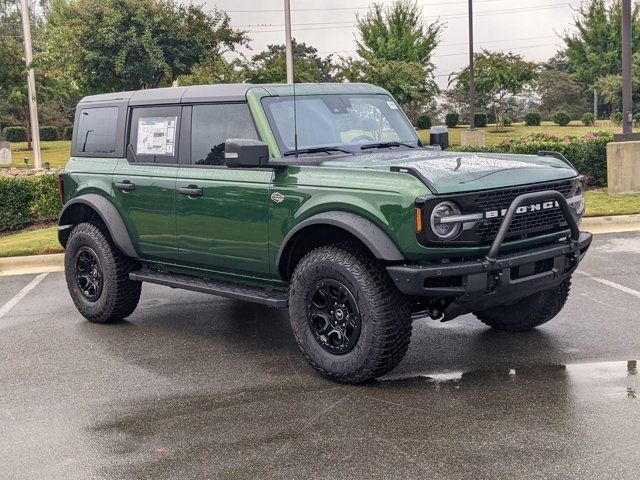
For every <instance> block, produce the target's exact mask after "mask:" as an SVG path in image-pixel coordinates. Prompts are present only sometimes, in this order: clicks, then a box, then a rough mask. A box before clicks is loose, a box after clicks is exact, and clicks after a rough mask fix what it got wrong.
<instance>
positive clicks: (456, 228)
mask: <svg viewBox="0 0 640 480" xmlns="http://www.w3.org/2000/svg"><path fill="white" fill-rule="evenodd" d="M460 214H461V212H460V208H459V207H458V206H457V205H456V204H455V203H453V202H442V203H439V204H438V205H436V206H435V208H434V209H433V212H432V213H431V230H432V231H433V233H435V235H436V236H437V237H438V238H440V239H442V240H449V239H451V238H454V237H457V236H458V234H459V233H460V231H461V230H462V223H461V222H456V221H451V220H452V219H449V221H447V218H448V217H452V216H458V215H460Z"/></svg>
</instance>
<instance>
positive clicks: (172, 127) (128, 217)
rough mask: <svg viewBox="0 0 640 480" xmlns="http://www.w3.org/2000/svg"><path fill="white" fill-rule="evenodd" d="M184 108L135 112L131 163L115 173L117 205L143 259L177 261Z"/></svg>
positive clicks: (122, 163) (121, 163) (129, 146)
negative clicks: (181, 132) (180, 158)
mask: <svg viewBox="0 0 640 480" xmlns="http://www.w3.org/2000/svg"><path fill="white" fill-rule="evenodd" d="M180 115H181V107H140V108H134V109H133V110H132V112H131V115H130V118H131V121H130V129H129V137H128V139H129V140H128V142H127V159H126V160H125V159H122V160H120V161H119V162H118V165H117V167H116V170H115V172H114V174H113V188H114V195H115V199H116V204H117V206H118V208H119V209H120V211H121V213H122V214H123V218H124V219H125V223H126V224H127V228H128V229H129V233H130V234H131V236H132V240H133V241H134V244H136V245H138V248H139V250H140V253H141V255H142V257H143V258H145V259H149V260H157V261H167V262H170V263H172V262H174V261H175V260H176V256H177V241H176V204H175V202H176V200H175V199H176V193H175V189H176V177H177V174H178V156H179V152H178V132H179V128H180Z"/></svg>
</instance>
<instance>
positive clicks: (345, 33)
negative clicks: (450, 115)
mask: <svg viewBox="0 0 640 480" xmlns="http://www.w3.org/2000/svg"><path fill="white" fill-rule="evenodd" d="M195 2H197V0H195ZM195 2H194V3H195ZM384 3H391V2H390V0H385V2H384ZM418 3H419V5H421V6H422V8H423V15H424V17H425V20H426V21H433V20H435V19H440V21H441V22H443V23H445V24H446V25H445V31H444V34H443V36H442V42H441V44H440V46H439V47H438V48H437V50H436V52H435V58H434V62H435V64H436V67H437V72H436V73H437V74H438V78H437V80H438V83H439V84H440V85H441V86H445V85H446V81H447V76H448V74H449V73H451V72H453V71H456V70H459V69H460V68H461V67H463V66H465V65H466V63H467V61H468V56H467V54H466V53H465V52H466V49H467V46H466V42H467V38H468V30H467V29H468V24H467V16H466V12H467V0H450V1H444V0H418ZM283 4H284V0H205V8H206V7H214V6H216V7H218V8H219V9H221V10H225V11H226V12H228V13H229V15H230V16H231V19H232V24H233V25H234V26H236V27H238V28H242V29H244V30H248V31H249V36H250V37H251V38H252V39H253V41H252V44H251V46H252V49H253V51H255V52H259V51H261V50H263V49H264V48H265V46H266V45H267V44H270V43H284V26H283V23H284V14H283V10H282V8H283ZM368 4H369V2H368V1H367V0H353V1H348V0H291V9H292V14H291V15H292V23H293V33H294V37H295V38H296V39H297V40H299V41H303V42H306V43H308V44H310V45H312V46H314V47H315V48H317V49H318V50H319V51H320V53H321V54H322V56H325V55H327V54H330V53H335V54H337V55H349V54H350V53H353V51H354V50H355V33H356V29H355V27H354V24H355V16H356V14H364V13H366V11H367V8H368V7H367V5H368ZM473 4H474V10H475V11H474V17H475V40H476V45H477V48H486V49H490V50H503V51H508V50H511V51H513V52H514V53H518V54H521V55H523V56H524V57H525V58H527V59H529V60H533V61H542V60H546V59H548V58H549V57H551V56H552V55H553V54H554V53H555V52H556V50H557V49H558V46H560V45H561V44H562V42H561V41H560V40H559V39H558V33H562V32H564V31H565V30H567V29H568V28H570V25H571V21H572V18H573V15H574V9H575V7H576V6H577V5H578V4H579V0H572V1H568V2H567V1H565V2H561V1H559V0H518V1H515V0H474V3H473Z"/></svg>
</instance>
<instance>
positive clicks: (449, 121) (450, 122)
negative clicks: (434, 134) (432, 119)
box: [444, 113, 460, 128]
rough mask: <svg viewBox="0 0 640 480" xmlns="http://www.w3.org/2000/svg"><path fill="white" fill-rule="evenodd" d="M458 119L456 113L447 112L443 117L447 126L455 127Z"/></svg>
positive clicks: (458, 116)
mask: <svg viewBox="0 0 640 480" xmlns="http://www.w3.org/2000/svg"><path fill="white" fill-rule="evenodd" d="M459 121H460V115H458V114H457V113H447V116H446V117H445V119H444V123H445V124H446V125H447V127H448V128H456V127H457V126H458V122H459Z"/></svg>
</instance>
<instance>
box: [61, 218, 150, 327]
mask: <svg viewBox="0 0 640 480" xmlns="http://www.w3.org/2000/svg"><path fill="white" fill-rule="evenodd" d="M65 250H66V251H65V259H64V261H65V277H66V280H67V287H68V288H69V293H70V294H71V298H72V299H73V303H74V304H75V306H76V308H77V309H78V311H79V312H80V313H81V314H82V315H83V316H84V317H85V318H86V319H87V320H89V321H91V322H97V323H105V322H111V321H116V320H121V319H123V318H125V317H128V316H129V315H131V314H132V313H133V311H134V310H135V309H136V306H137V305H138V300H139V299H140V291H141V283H140V282H133V281H131V280H129V273H130V272H131V271H132V270H134V269H136V268H138V263H137V262H136V261H135V260H133V259H131V258H129V257H125V256H124V255H123V254H122V253H121V252H120V250H118V247H116V246H115V244H114V243H113V241H112V240H111V237H110V236H109V234H108V233H107V232H106V231H105V230H104V229H103V228H100V227H99V226H97V225H94V224H92V223H80V224H78V225H77V226H76V227H74V229H73V230H72V231H71V234H70V235H69V240H68V241H67V245H66V248H65Z"/></svg>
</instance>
